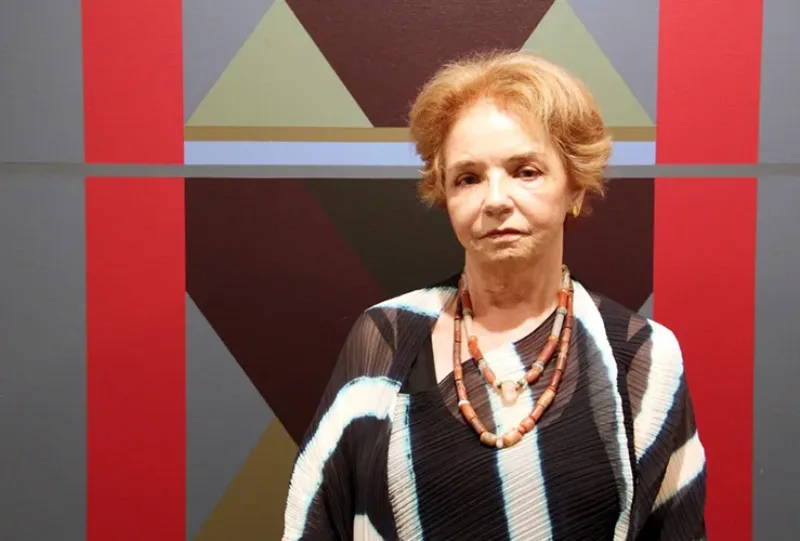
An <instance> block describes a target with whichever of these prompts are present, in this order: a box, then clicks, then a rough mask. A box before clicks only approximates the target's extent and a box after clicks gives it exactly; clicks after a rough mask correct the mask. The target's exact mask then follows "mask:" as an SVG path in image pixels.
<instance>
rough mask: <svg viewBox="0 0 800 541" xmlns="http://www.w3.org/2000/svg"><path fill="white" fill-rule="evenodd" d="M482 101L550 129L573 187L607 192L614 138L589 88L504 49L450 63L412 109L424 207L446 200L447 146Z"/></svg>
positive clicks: (560, 71) (532, 57)
mask: <svg viewBox="0 0 800 541" xmlns="http://www.w3.org/2000/svg"><path fill="white" fill-rule="evenodd" d="M480 100H488V101H491V102H492V103H493V104H495V105H496V106H498V107H500V108H501V109H503V110H504V111H506V112H508V113H509V114H513V115H515V116H516V117H517V118H518V119H520V121H521V122H523V123H525V124H527V125H528V126H530V127H531V128H533V129H539V130H541V129H543V130H544V133H547V134H548V135H549V137H550V140H551V143H552V144H553V145H554V147H555V148H556V150H557V151H558V152H559V153H560V154H561V157H562V160H563V162H564V167H565V169H566V171H567V175H568V178H569V180H570V182H572V183H573V186H575V187H577V188H583V189H585V190H586V192H587V196H591V195H601V196H602V195H603V194H604V192H605V186H604V185H605V183H604V175H603V170H604V169H605V166H606V164H607V163H608V159H609V157H610V155H611V135H610V133H609V131H608V129H607V128H606V126H605V124H604V122H603V119H602V116H601V114H600V109H599V107H598V105H597V103H596V102H595V99H594V97H593V96H592V94H591V93H590V92H589V90H588V88H587V87H586V85H585V84H584V83H583V82H581V81H580V80H579V79H577V78H576V77H574V76H573V75H571V74H570V73H569V72H567V71H566V70H565V69H563V68H561V67H559V66H557V65H555V64H553V63H551V62H548V61H546V60H544V59H542V58H540V57H538V56H536V55H534V54H531V53H528V52H523V51H496V52H491V53H482V54H473V55H470V56H468V57H465V58H462V59H460V60H457V61H454V62H452V63H449V64H447V65H445V66H444V67H442V68H441V69H440V70H439V71H438V72H437V73H436V74H435V75H434V76H433V77H432V78H431V79H430V80H429V81H428V82H427V83H426V84H425V86H424V87H423V88H422V90H421V91H420V93H419V95H418V96H417V99H416V101H415V102H414V104H413V106H412V107H411V113H410V117H409V120H410V122H409V126H410V130H411V137H412V140H413V141H414V143H415V144H416V150H417V153H418V154H419V156H420V157H421V158H422V160H423V164H424V165H423V169H422V177H421V179H420V182H419V186H418V191H419V195H420V198H421V199H422V200H423V201H426V202H427V203H429V204H441V203H442V202H443V201H444V167H443V165H444V156H443V154H444V146H445V141H446V139H447V136H448V134H449V133H450V129H451V127H452V126H453V124H454V123H455V121H456V120H457V119H458V117H459V115H460V114H461V113H462V112H463V111H464V110H465V109H467V108H468V107H470V106H471V105H473V104H475V103H476V102H478V101H480Z"/></svg>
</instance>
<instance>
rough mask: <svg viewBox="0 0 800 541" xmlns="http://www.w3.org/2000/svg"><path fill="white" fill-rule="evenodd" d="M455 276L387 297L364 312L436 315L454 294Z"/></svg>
mask: <svg viewBox="0 0 800 541" xmlns="http://www.w3.org/2000/svg"><path fill="white" fill-rule="evenodd" d="M457 280H458V278H457V277H450V278H446V279H445V280H441V281H439V282H434V283H431V284H427V285H424V286H420V287H417V288H414V289H409V290H407V291H405V292H403V293H400V294H397V295H394V296H392V297H389V298H387V299H385V300H383V301H380V302H378V303H376V304H373V305H372V306H370V307H368V308H367V309H366V310H365V311H364V314H370V313H374V312H376V311H381V312H387V311H394V312H398V311H399V312H409V313H411V314H418V315H423V316H430V317H433V316H438V315H439V314H440V313H441V311H442V310H443V309H444V307H445V306H446V305H447V304H448V303H449V302H450V300H451V299H452V298H453V297H454V295H455V294H456V287H457V284H458V282H457Z"/></svg>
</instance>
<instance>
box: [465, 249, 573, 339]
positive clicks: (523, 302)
mask: <svg viewBox="0 0 800 541" xmlns="http://www.w3.org/2000/svg"><path fill="white" fill-rule="evenodd" d="M561 264H562V257H561V253H560V251H559V253H557V254H551V255H550V257H544V258H540V259H538V260H535V261H527V262H524V263H523V262H508V261H503V262H475V261H473V260H471V259H470V258H469V257H467V260H466V265H465V274H466V277H467V287H468V288H469V293H470V298H471V300H472V307H473V310H474V317H475V320H476V321H477V322H479V323H480V326H481V327H483V328H485V329H486V330H487V331H496V332H503V331H508V330H511V329H514V328H517V327H519V326H522V325H525V324H526V323H529V322H530V323H534V324H537V325H538V323H541V322H542V321H544V320H545V319H546V318H547V316H548V315H550V313H551V312H552V311H553V310H554V309H555V307H556V306H557V304H558V290H559V288H560V287H561V278H562V274H561Z"/></svg>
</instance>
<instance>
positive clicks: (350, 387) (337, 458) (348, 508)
mask: <svg viewBox="0 0 800 541" xmlns="http://www.w3.org/2000/svg"><path fill="white" fill-rule="evenodd" d="M380 344H381V335H380V332H379V331H378V329H377V327H376V325H375V323H374V321H373V320H372V318H370V317H369V316H368V315H367V314H366V313H365V314H362V315H361V316H360V317H359V318H358V319H357V321H356V322H355V324H354V325H353V327H352V328H351V330H350V333H349V335H348V336H347V338H346V340H345V343H344V346H343V347H342V349H341V351H340V354H339V357H338V359H337V362H336V364H335V367H334V369H333V373H332V374H331V376H330V379H329V380H328V383H327V385H326V388H325V391H324V393H323V396H322V398H321V400H320V402H319V405H318V407H317V410H316V413H315V415H314V418H313V419H312V421H311V424H310V425H309V428H308V430H307V432H306V434H305V435H304V438H303V441H302V442H301V445H300V447H299V451H298V454H297V456H296V458H295V462H294V465H293V469H292V474H291V477H290V482H289V493H288V498H287V502H286V507H285V512H284V531H283V537H282V539H283V540H284V541H289V540H301V541H312V540H313V541H317V540H319V541H323V540H326V541H327V540H340V539H350V538H351V537H352V532H353V523H354V518H355V504H354V499H355V498H354V493H355V490H354V488H355V487H354V486H353V484H352V479H353V471H354V460H355V457H356V456H357V455H356V452H357V447H358V445H357V444H358V442H357V441H354V439H353V435H352V434H350V433H349V432H348V426H349V425H350V424H351V423H352V421H353V420H354V419H355V418H357V417H358V416H359V415H361V414H362V410H364V408H365V406H368V405H369V404H370V402H369V401H370V399H371V398H372V397H375V396H376V389H375V388H374V383H373V382H374V380H375V379H376V378H371V377H369V376H370V375H372V374H373V373H374V372H376V371H378V370H380V367H378V366H376V358H377V355H376V353H378V352H379V351H380ZM371 384H372V385H373V386H372V387H370V385H371ZM378 391H380V389H378Z"/></svg>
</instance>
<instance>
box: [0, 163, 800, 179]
mask: <svg viewBox="0 0 800 541" xmlns="http://www.w3.org/2000/svg"><path fill="white" fill-rule="evenodd" d="M0 174H3V175H10V176H15V177H19V176H41V175H59V174H63V175H71V176H83V177H137V178H143V177H144V178H148V177H150V178H158V177H190V178H318V179H325V178H330V179H337V178H339V179H342V178H370V179H414V178H417V177H418V175H419V170H418V169H417V168H416V167H402V166H375V165H369V166H313V165H302V166H295V165H286V166H284V165H180V164H179V165H151V164H87V163H22V162H15V163H10V162H0ZM770 176H800V163H759V164H701V165H698V164H680V165H678V164H675V165H615V166H609V167H608V168H607V169H606V177H607V178H610V179H614V178H654V177H659V178H753V177H770Z"/></svg>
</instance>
